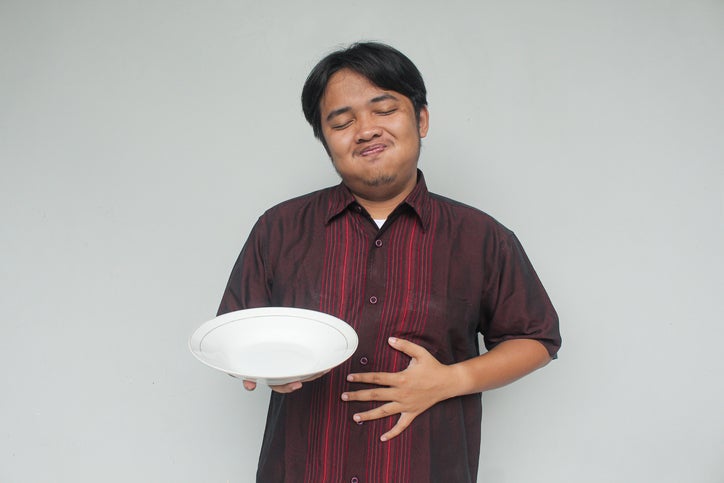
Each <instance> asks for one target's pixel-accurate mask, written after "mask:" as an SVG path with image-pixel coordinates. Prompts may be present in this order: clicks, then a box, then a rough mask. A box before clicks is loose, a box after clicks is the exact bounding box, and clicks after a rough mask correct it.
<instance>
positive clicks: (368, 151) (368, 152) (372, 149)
mask: <svg viewBox="0 0 724 483" xmlns="http://www.w3.org/2000/svg"><path fill="white" fill-rule="evenodd" d="M385 148H386V146H385V145H384V144H373V145H372V146H367V147H366V148H364V149H363V150H362V151H360V152H359V155H360V156H373V155H375V154H379V153H381V152H382V151H384V150H385Z"/></svg>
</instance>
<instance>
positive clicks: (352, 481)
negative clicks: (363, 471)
mask: <svg viewBox="0 0 724 483" xmlns="http://www.w3.org/2000/svg"><path fill="white" fill-rule="evenodd" d="M349 482H350V483H359V478H357V477H356V476H353V477H352V479H351V480H349Z"/></svg>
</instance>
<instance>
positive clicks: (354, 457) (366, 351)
mask: <svg viewBox="0 0 724 483" xmlns="http://www.w3.org/2000/svg"><path fill="white" fill-rule="evenodd" d="M360 216H363V217H364V216H366V214H365V213H364V212H361V213H360ZM370 221H371V220H363V223H370ZM365 228H366V227H365ZM365 231H367V230H365ZM368 233H369V234H370V235H371V237H370V240H371V243H370V244H369V245H368V248H367V250H368V253H367V267H366V276H365V283H364V285H363V292H364V293H363V294H362V300H363V303H362V307H361V315H360V321H361V323H360V325H359V327H358V330H357V332H358V334H357V335H358V337H359V346H358V350H357V352H356V353H355V355H354V360H352V363H351V372H353V373H361V372H376V371H378V370H379V367H378V364H377V359H378V357H379V354H377V353H376V349H377V343H378V338H379V329H380V319H381V315H382V308H383V306H384V302H385V296H386V290H385V278H386V271H387V256H386V253H385V252H386V250H385V248H386V239H385V235H384V232H383V231H381V230H377V227H376V226H374V227H373V226H372V225H371V223H370V231H369V232H368ZM369 387H370V386H369V385H366V384H350V387H349V389H348V390H350V391H354V390H360V389H369ZM378 405H379V403H365V402H351V403H349V422H348V423H347V424H349V425H350V426H351V428H350V451H349V458H348V463H347V465H346V469H345V475H344V479H343V481H347V482H350V483H366V482H367V481H369V480H368V478H366V473H367V470H368V466H369V465H368V461H367V459H368V457H367V455H368V451H369V445H370V444H380V442H379V436H380V435H375V434H370V433H369V431H370V428H369V426H370V425H371V423H365V422H359V423H357V422H355V421H354V420H353V419H352V416H353V415H354V414H356V413H358V412H362V411H367V410H369V409H371V408H372V407H376V406H378Z"/></svg>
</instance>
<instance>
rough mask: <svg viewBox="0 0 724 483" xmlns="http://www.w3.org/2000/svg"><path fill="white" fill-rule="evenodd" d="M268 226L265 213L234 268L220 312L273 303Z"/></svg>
mask: <svg viewBox="0 0 724 483" xmlns="http://www.w3.org/2000/svg"><path fill="white" fill-rule="evenodd" d="M266 227H267V225H266V223H265V219H264V217H263V216H262V217H261V218H259V220H258V221H257V222H256V224H255V225H254V227H253V228H252V230H251V233H250V234H249V238H248V239H247V240H246V243H245V244H244V246H243V248H242V249H241V253H240V254H239V257H238V259H237V260H236V263H235V264H234V268H233V269H232V270H231V275H230V276H229V281H228V283H227V284H226V289H225V290H224V294H223V296H222V297H221V303H220V304H219V310H218V312H217V315H222V314H225V313H227V312H232V311H234V310H241V309H248V308H254V307H267V306H269V305H270V298H271V295H270V294H271V277H270V276H269V273H270V270H269V267H268V262H267V260H268V257H267V256H266V253H267V247H268V244H267V242H266V240H267V230H266Z"/></svg>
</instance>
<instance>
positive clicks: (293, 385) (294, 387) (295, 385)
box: [269, 381, 302, 394]
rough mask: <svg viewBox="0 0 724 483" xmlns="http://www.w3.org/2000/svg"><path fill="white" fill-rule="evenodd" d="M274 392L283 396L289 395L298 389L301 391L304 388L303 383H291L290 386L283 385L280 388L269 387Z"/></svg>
mask: <svg viewBox="0 0 724 483" xmlns="http://www.w3.org/2000/svg"><path fill="white" fill-rule="evenodd" d="M269 387H270V388H271V390H272V391H274V392H278V393H281V394H288V393H290V392H294V391H296V390H297V389H300V388H301V387H302V383H301V381H294V382H290V383H288V384H281V385H278V386H269Z"/></svg>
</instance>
